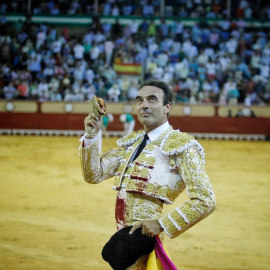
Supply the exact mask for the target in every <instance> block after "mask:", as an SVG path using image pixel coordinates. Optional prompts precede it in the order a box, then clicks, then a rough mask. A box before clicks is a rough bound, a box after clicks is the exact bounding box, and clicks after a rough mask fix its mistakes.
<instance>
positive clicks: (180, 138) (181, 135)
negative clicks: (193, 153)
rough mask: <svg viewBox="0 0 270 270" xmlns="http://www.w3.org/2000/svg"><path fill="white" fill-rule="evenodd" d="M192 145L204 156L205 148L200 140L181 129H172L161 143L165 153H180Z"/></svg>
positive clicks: (162, 150)
mask: <svg viewBox="0 0 270 270" xmlns="http://www.w3.org/2000/svg"><path fill="white" fill-rule="evenodd" d="M191 146H195V147H196V148H197V149H198V151H199V153H200V155H201V156H202V157H203V158H204V153H203V151H204V150H203V148H202V146H201V145H200V144H199V142H198V141H197V140H195V139H194V137H193V136H191V135H189V134H187V133H185V132H180V131H179V130H172V131H170V132H169V133H168V134H166V136H165V137H164V138H163V139H162V141H161V144H160V148H161V152H162V153H163V154H165V155H174V154H180V153H182V152H183V151H185V150H187V149H188V148H189V147H191Z"/></svg>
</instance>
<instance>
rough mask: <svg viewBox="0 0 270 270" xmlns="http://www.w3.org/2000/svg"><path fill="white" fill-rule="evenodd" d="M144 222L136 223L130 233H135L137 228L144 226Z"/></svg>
mask: <svg viewBox="0 0 270 270" xmlns="http://www.w3.org/2000/svg"><path fill="white" fill-rule="evenodd" d="M142 225H143V223H142V222H141V221H140V222H138V223H136V224H135V225H134V226H133V227H132V228H131V230H130V231H129V234H133V233H134V231H135V230H137V229H138V228H140V227H142Z"/></svg>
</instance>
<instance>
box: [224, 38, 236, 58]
mask: <svg viewBox="0 0 270 270" xmlns="http://www.w3.org/2000/svg"><path fill="white" fill-rule="evenodd" d="M226 48H227V51H228V53H230V54H235V52H236V48H237V41H236V40H235V39H233V38H231V39H229V40H228V41H227V42H226Z"/></svg>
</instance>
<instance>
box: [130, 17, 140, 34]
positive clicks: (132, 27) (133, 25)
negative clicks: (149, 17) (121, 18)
mask: <svg viewBox="0 0 270 270" xmlns="http://www.w3.org/2000/svg"><path fill="white" fill-rule="evenodd" d="M138 28H139V24H138V23H137V22H136V21H135V20H132V22H131V23H130V31H131V33H132V34H136V33H137V32H138Z"/></svg>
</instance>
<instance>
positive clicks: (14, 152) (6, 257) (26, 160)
mask: <svg viewBox="0 0 270 270" xmlns="http://www.w3.org/2000/svg"><path fill="white" fill-rule="evenodd" d="M115 141H116V139H115V138H111V139H104V141H103V143H104V144H103V146H104V151H106V150H108V149H110V148H112V147H115V146H116V144H115ZM200 142H201V144H202V145H203V147H204V149H205V153H206V166H207V172H208V174H209V177H210V179H211V182H212V185H213V187H214V190H215V193H216V197H217V209H216V211H215V212H214V213H213V214H212V215H211V216H209V217H208V218H207V219H205V220H204V221H202V222H201V223H199V224H197V225H196V226H195V227H193V228H192V229H190V230H189V231H187V232H186V233H184V234H183V235H181V236H179V237H178V238H176V239H174V240H171V239H169V238H168V237H166V246H167V248H168V249H169V252H170V254H171V257H172V259H173V261H174V262H175V264H176V265H177V267H178V268H179V269H182V270H192V269H195V270H206V269H222V270H227V269H228V270H229V269H232V270H238V269H239V270H240V269H250V270H254V269H255V270H263V269H265V270H266V269H270V255H269V251H270V233H269V229H270V226H269V225H270V214H269V213H270V211H269V210H270V196H269V190H270V177H269V176H270V143H269V142H268V143H267V142H246V141H245V142H237V141H206V140H202V141H200ZM78 145H79V142H78V138H77V137H34V136H33V137H27V136H25V137H20V136H10V137H8V136H1V137H0V177H1V178H0V179H1V181H0V213H1V214H0V269H12V270H14V269H15V270H17V269H27V270H32V269H35V270H36V269H46V270H47V269H48V270H49V269H50V270H51V269H53V270H55V269H56V270H62V269H65V270H71V269H76V270H77V269H80V270H86V269H87V270H95V269H110V267H109V265H108V264H107V263H106V262H104V261H103V260H102V258H101V249H102V247H103V245H104V244H105V243H106V241H107V240H108V239H109V237H110V236H111V235H112V234H113V233H114V232H115V230H116V227H115V222H114V203H115V195H116V193H115V191H113V190H112V189H111V187H112V183H113V179H109V180H108V181H106V182H104V183H101V184H99V185H89V184H87V183H85V182H84V180H83V179H82V176H81V171H80V164H79V156H78ZM185 198H186V197H185V195H182V196H181V197H179V198H178V200H177V201H176V204H180V203H181V202H182V201H184V200H185ZM170 209H172V207H171V206H170V207H165V209H164V213H167V212H169V211H170Z"/></svg>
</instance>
